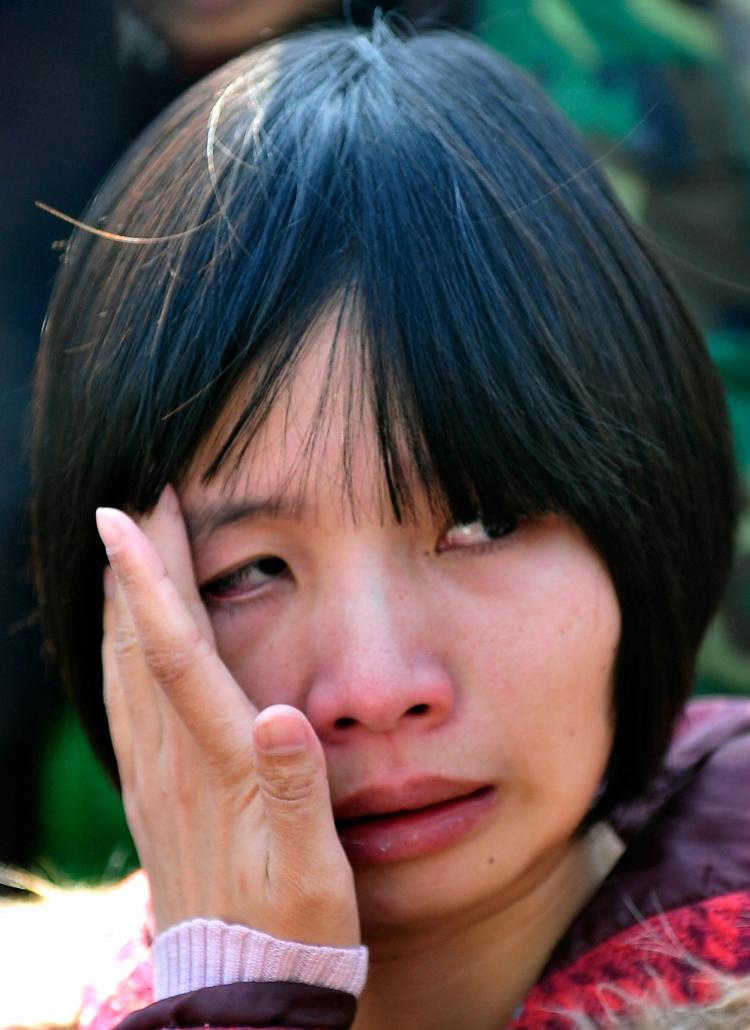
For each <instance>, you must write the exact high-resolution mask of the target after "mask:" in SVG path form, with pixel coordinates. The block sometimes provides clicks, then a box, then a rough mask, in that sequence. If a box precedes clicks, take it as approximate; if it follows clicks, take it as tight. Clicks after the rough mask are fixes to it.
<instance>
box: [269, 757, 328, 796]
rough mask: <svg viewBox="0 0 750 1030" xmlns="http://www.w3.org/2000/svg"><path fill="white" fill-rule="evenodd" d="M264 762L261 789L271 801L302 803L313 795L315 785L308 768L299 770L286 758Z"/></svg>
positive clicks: (297, 765)
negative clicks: (264, 771)
mask: <svg viewBox="0 0 750 1030" xmlns="http://www.w3.org/2000/svg"><path fill="white" fill-rule="evenodd" d="M266 762H267V765H266V775H265V777H264V783H263V789H264V791H265V793H266V795H267V796H268V797H270V798H271V800H273V801H284V802H287V803H288V802H302V801H308V800H309V799H310V798H311V797H312V796H313V795H314V794H315V791H316V784H315V780H314V776H313V774H312V771H311V770H310V769H309V768H300V766H299V764H298V763H294V762H291V761H289V759H288V758H286V756H284V758H281V757H278V758H271V759H266Z"/></svg>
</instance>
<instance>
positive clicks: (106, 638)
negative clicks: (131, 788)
mask: <svg viewBox="0 0 750 1030" xmlns="http://www.w3.org/2000/svg"><path fill="white" fill-rule="evenodd" d="M115 588H116V584H115V578H114V575H113V573H112V570H111V569H109V568H105V570H104V635H103V637H102V670H103V673H104V706H105V708H106V710H107V720H108V722H109V733H110V736H111V738H112V746H113V747H114V750H115V757H116V758H117V768H118V769H119V771H120V781H121V783H122V785H123V789H124V788H125V787H126V785H127V784H129V783H130V782H132V778H133V724H132V720H131V717H130V711H129V708H128V702H127V697H126V694H125V691H124V690H123V682H122V678H121V676H120V669H119V662H118V660H117V654H116V651H115V639H116V635H117V627H116V614H115Z"/></svg>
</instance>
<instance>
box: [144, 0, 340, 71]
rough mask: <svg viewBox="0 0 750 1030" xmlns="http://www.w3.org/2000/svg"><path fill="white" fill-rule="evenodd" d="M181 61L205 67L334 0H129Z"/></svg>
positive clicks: (319, 13) (324, 10) (326, 9)
mask: <svg viewBox="0 0 750 1030" xmlns="http://www.w3.org/2000/svg"><path fill="white" fill-rule="evenodd" d="M131 7H133V9H134V10H135V11H136V12H137V13H138V14H139V15H140V17H141V18H143V20H144V21H145V22H147V23H148V24H149V25H150V26H151V27H152V28H153V29H154V31H155V32H157V33H158V34H159V35H160V36H161V37H162V38H163V39H164V40H165V42H166V43H167V44H168V46H169V47H170V49H172V50H173V51H174V52H175V53H176V54H177V55H178V56H179V57H180V58H182V60H183V61H185V62H187V63H189V64H193V63H195V64H203V65H205V66H206V67H210V66H214V65H216V64H219V63H221V62H222V61H224V60H226V59H227V58H229V57H233V56H234V55H235V54H239V53H241V52H242V51H243V50H247V49H248V48H249V47H251V46H255V45H256V44H257V43H261V42H264V41H265V40H267V39H271V38H273V37H274V36H278V35H281V34H282V33H284V32H288V31H289V30H290V29H293V28H296V27H298V26H300V25H304V24H305V23H307V22H309V21H314V20H315V19H317V18H320V17H323V16H325V15H326V14H330V12H331V11H333V10H334V9H335V7H336V4H335V3H334V2H333V0H131Z"/></svg>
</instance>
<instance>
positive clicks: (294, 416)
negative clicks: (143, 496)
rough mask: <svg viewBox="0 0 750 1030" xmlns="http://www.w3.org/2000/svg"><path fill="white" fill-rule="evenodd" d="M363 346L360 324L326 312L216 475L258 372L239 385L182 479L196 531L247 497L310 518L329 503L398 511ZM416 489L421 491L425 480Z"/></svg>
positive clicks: (357, 514)
mask: <svg viewBox="0 0 750 1030" xmlns="http://www.w3.org/2000/svg"><path fill="white" fill-rule="evenodd" d="M362 353H363V348H362V346H361V342H360V341H359V340H358V339H357V338H356V336H355V331H354V330H353V329H352V328H351V327H349V326H347V325H346V324H345V323H344V322H342V321H341V320H340V319H339V316H338V313H334V314H329V315H326V316H325V317H323V318H321V319H320V320H319V321H318V322H317V323H316V324H315V325H313V326H312V327H311V328H310V330H309V332H308V333H307V335H306V338H305V340H304V343H303V350H302V352H301V356H300V359H299V361H298V362H297V363H296V364H295V367H294V370H293V372H292V373H291V375H290V376H289V378H288V379H287V380H286V381H285V382H284V384H283V386H282V388H281V390H280V391H279V394H278V396H277V397H276V399H275V401H274V403H273V404H272V406H271V408H270V411H269V413H268V415H267V417H266V418H265V419H264V420H263V421H262V422H261V424H260V425H259V426H258V428H257V430H256V431H255V432H254V433H253V435H252V437H251V438H250V439H249V440H246V439H245V438H243V437H242V435H240V438H239V439H238V441H237V443H235V444H234V445H233V448H232V452H231V453H230V454H229V455H228V457H227V460H226V461H225V462H224V463H223V464H222V466H221V468H220V469H219V471H218V472H217V474H216V475H214V476H212V477H211V478H210V479H208V480H207V479H206V471H207V469H208V468H209V467H210V465H211V463H212V462H213V460H214V458H215V456H216V454H217V453H218V451H219V450H220V449H221V447H222V446H223V444H224V442H225V441H226V439H227V438H228V436H229V435H230V433H231V432H232V429H233V427H234V426H235V425H236V423H237V420H238V419H239V418H240V417H241V415H242V412H243V410H244V408H245V405H246V403H247V394H248V391H249V390H252V389H253V386H254V383H253V381H252V377H251V379H250V381H248V382H245V383H243V384H241V385H240V386H239V387H238V388H237V390H236V391H235V394H234V396H233V398H232V400H231V401H230V403H229V404H228V405H227V406H226V407H225V409H224V411H223V412H222V413H221V414H220V416H219V418H218V419H217V421H216V424H215V426H214V428H213V430H212V431H211V433H210V434H209V436H208V437H207V438H206V440H205V441H204V443H203V445H202V446H201V447H200V449H199V451H198V453H197V455H196V458H195V460H194V462H193V463H192V466H191V469H190V472H189V473H188V475H187V477H186V478H185V480H184V482H182V483H181V484H180V493H181V495H182V499H183V507H184V508H185V510H186V512H187V513H188V516H189V522H191V523H192V525H191V530H192V532H193V533H194V534H196V535H197V534H199V533H200V532H201V531H202V530H203V529H204V527H205V525H206V523H208V522H210V521H211V520H212V519H214V518H215V517H221V515H220V514H218V513H219V512H221V511H224V512H230V511H231V509H232V505H233V504H239V505H242V504H246V503H247V502H248V501H249V502H250V503H251V504H252V506H254V507H257V508H263V509H264V510H267V511H269V512H270V511H275V512H276V513H278V514H294V515H295V516H297V517H301V518H314V517H316V515H318V514H320V511H321V508H322V507H325V509H326V510H328V511H330V510H332V509H335V511H337V512H338V516H339V517H340V518H342V519H347V520H348V519H354V520H356V519H357V518H378V519H379V520H381V521H382V520H383V518H384V517H392V512H391V511H390V506H389V504H388V499H387V498H388V491H387V487H386V484H385V482H384V475H383V463H382V459H381V454H380V448H379V446H378V440H377V431H376V426H375V419H374V416H373V412H372V405H371V403H370V399H369V396H368V387H367V380H366V374H365V372H364V364H365V363H364V361H363V360H361V359H360V355H361V354H362ZM405 463H406V464H407V465H408V463H409V462H408V459H406V462H405ZM415 480H416V477H415ZM412 490H413V492H414V493H415V494H418V493H419V488H418V486H417V485H416V482H415V483H414V484H412Z"/></svg>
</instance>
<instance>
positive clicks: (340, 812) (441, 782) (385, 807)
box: [333, 776, 488, 822]
mask: <svg viewBox="0 0 750 1030" xmlns="http://www.w3.org/2000/svg"><path fill="white" fill-rule="evenodd" d="M487 786H488V784H487V783H480V782H478V781H473V780H448V779H446V778H445V777H443V776H423V777H419V778H414V779H410V780H406V781H404V782H402V783H381V784H371V785H369V786H367V787H363V788H361V789H360V790H357V791H354V792H353V793H351V794H348V795H347V796H346V797H344V798H343V799H342V800H341V801H339V802H337V803H336V804H335V805H334V806H333V814H334V818H335V819H336V821H337V822H340V821H342V820H345V819H361V818H363V817H364V816H369V815H390V814H393V813H396V812H408V811H414V810H415V809H418V808H425V807H426V806H427V805H436V804H438V803H439V802H441V801H453V800H455V799H457V798H462V797H466V796H468V795H469V794H474V793H475V792H476V791H478V790H481V789H482V788H483V787H487Z"/></svg>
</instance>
